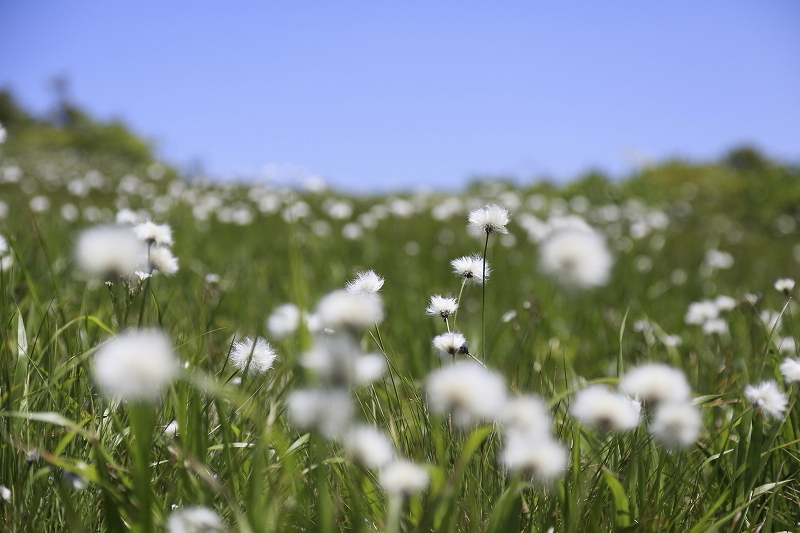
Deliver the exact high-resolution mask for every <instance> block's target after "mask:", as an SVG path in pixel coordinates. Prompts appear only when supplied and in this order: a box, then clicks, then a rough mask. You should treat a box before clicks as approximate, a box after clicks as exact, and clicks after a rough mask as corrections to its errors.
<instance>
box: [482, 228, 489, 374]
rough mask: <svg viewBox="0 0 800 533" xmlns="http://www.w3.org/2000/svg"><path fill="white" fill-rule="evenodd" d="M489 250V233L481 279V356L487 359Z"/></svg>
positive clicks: (485, 243)
mask: <svg viewBox="0 0 800 533" xmlns="http://www.w3.org/2000/svg"><path fill="white" fill-rule="evenodd" d="M488 249H489V232H488V231H487V232H486V241H484V243H483V275H482V277H481V356H482V357H483V360H484V361H485V360H486V359H487V357H486V251H487V250H488Z"/></svg>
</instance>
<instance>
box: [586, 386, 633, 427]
mask: <svg viewBox="0 0 800 533" xmlns="http://www.w3.org/2000/svg"><path fill="white" fill-rule="evenodd" d="M641 410H642V406H641V404H640V403H639V402H636V401H634V400H631V399H630V398H628V397H626V396H622V395H621V394H616V393H614V392H611V391H610V390H608V389H607V388H606V387H604V386H602V385H592V386H591V387H587V388H585V389H583V390H582V391H580V392H579V393H578V394H577V396H576V397H575V402H574V403H573V404H572V409H571V410H570V411H571V412H572V416H574V417H575V418H577V419H578V420H579V421H580V422H581V423H582V424H584V425H587V426H595V427H598V428H600V429H602V430H605V431H625V430H628V429H633V428H635V427H636V426H637V425H639V415H640V413H641Z"/></svg>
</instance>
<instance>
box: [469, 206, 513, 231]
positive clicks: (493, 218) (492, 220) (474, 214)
mask: <svg viewBox="0 0 800 533" xmlns="http://www.w3.org/2000/svg"><path fill="white" fill-rule="evenodd" d="M468 220H469V225H470V226H471V227H473V228H476V229H479V230H480V231H484V232H486V233H508V230H507V229H506V224H508V220H509V217H508V210H507V209H506V208H505V207H503V206H500V205H497V204H488V205H487V206H486V207H481V208H480V209H473V210H472V211H470V212H469V217H468Z"/></svg>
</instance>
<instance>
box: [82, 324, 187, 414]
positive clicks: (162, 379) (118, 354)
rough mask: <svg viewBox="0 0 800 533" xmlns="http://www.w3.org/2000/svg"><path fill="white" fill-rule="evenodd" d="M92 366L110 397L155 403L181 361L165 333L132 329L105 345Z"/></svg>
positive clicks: (175, 372)
mask: <svg viewBox="0 0 800 533" xmlns="http://www.w3.org/2000/svg"><path fill="white" fill-rule="evenodd" d="M92 367H93V374H94V380H95V382H96V383H97V386H98V387H99V388H100V390H101V391H102V392H103V394H104V395H105V396H106V397H108V398H120V399H122V400H126V401H143V402H155V401H157V400H158V399H159V398H160V397H161V391H162V389H163V388H164V387H165V386H167V385H168V384H169V383H170V382H171V381H172V380H173V379H175V377H176V376H177V375H178V372H179V370H180V363H179V361H178V359H177V358H176V357H175V355H174V353H173V352H172V346H171V344H170V342H169V339H168V338H167V336H166V335H165V334H164V333H163V332H161V331H158V330H131V331H127V332H125V333H120V334H119V335H117V336H116V337H114V338H112V339H111V340H109V341H107V342H106V343H105V344H103V345H101V346H100V348H99V349H98V350H97V353H96V354H95V356H94V360H93V362H92Z"/></svg>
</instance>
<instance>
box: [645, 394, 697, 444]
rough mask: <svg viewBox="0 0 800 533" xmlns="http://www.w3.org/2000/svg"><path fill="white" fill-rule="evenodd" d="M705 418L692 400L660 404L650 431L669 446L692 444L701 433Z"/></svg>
mask: <svg viewBox="0 0 800 533" xmlns="http://www.w3.org/2000/svg"><path fill="white" fill-rule="evenodd" d="M702 428H703V419H702V417H701V416H700V410H699V409H697V407H695V405H694V404H692V403H691V402H688V401H687V402H667V403H663V404H659V405H658V406H657V407H656V410H655V414H654V415H653V422H652V423H651V424H650V433H652V434H653V436H654V437H655V438H656V440H658V441H659V442H661V443H662V444H664V445H665V446H667V447H669V448H680V447H685V446H689V445H691V444H692V443H693V442H694V441H696V440H697V437H698V436H699V435H700V430H701V429H702Z"/></svg>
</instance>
